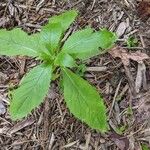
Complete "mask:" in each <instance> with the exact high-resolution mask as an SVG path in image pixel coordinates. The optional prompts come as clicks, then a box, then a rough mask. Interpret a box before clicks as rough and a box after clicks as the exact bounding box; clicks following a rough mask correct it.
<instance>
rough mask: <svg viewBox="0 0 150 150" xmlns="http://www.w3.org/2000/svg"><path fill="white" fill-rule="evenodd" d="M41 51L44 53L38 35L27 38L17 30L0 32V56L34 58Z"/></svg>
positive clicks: (22, 32) (25, 34)
mask: <svg viewBox="0 0 150 150" xmlns="http://www.w3.org/2000/svg"><path fill="white" fill-rule="evenodd" d="M41 50H42V51H46V50H45V47H44V46H43V45H42V44H41V43H40V41H39V37H38V34H35V35H32V36H29V35H28V34H27V33H26V32H24V31H23V30H21V29H19V28H16V29H13V30H11V31H7V30H5V29H2V30H0V55H7V56H15V55H27V56H33V57H36V56H39V52H40V51H41Z"/></svg>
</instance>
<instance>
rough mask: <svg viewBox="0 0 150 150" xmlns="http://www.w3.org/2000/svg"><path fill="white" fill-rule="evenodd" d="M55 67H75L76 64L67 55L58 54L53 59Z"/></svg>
mask: <svg viewBox="0 0 150 150" xmlns="http://www.w3.org/2000/svg"><path fill="white" fill-rule="evenodd" d="M54 63H55V65H57V66H61V67H70V68H72V67H76V66H77V64H76V62H75V60H74V59H73V58H72V57H71V56H70V55H69V54H67V53H62V52H60V53H59V54H58V56H57V57H56V59H55V62H54Z"/></svg>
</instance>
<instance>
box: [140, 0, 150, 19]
mask: <svg viewBox="0 0 150 150" xmlns="http://www.w3.org/2000/svg"><path fill="white" fill-rule="evenodd" d="M137 11H138V15H139V17H140V18H141V19H142V20H147V19H148V18H149V17H150V1H148V0H146V1H141V2H140V3H139V5H138V7H137Z"/></svg>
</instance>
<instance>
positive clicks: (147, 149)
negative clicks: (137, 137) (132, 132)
mask: <svg viewBox="0 0 150 150" xmlns="http://www.w3.org/2000/svg"><path fill="white" fill-rule="evenodd" d="M142 150H150V147H148V146H147V145H146V144H142Z"/></svg>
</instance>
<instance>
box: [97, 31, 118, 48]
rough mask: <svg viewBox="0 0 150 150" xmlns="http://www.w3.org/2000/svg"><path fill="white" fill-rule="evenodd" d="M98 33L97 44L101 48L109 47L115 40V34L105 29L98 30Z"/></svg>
mask: <svg viewBox="0 0 150 150" xmlns="http://www.w3.org/2000/svg"><path fill="white" fill-rule="evenodd" d="M98 33H99V34H98V35H99V46H100V48H102V49H109V48H111V47H112V46H113V45H114V43H115V42H116V40H117V35H116V34H115V33H113V32H110V31H108V30H107V29H102V30H100V31H98Z"/></svg>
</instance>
